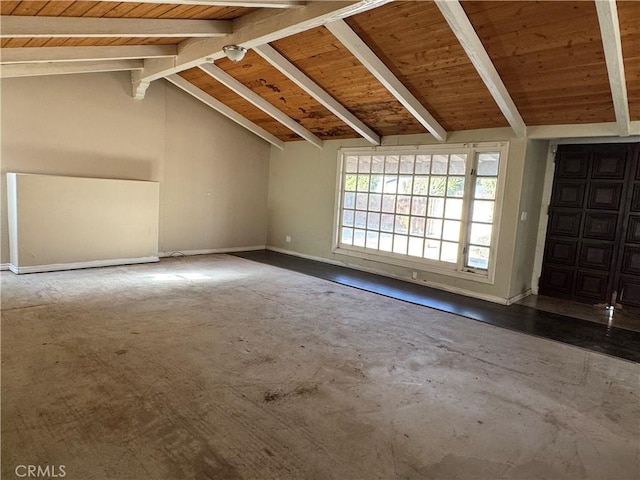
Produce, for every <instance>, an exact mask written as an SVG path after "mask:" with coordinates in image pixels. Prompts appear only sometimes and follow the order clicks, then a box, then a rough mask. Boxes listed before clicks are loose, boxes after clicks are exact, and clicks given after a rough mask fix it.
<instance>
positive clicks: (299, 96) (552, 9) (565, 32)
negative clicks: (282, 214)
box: [0, 0, 640, 141]
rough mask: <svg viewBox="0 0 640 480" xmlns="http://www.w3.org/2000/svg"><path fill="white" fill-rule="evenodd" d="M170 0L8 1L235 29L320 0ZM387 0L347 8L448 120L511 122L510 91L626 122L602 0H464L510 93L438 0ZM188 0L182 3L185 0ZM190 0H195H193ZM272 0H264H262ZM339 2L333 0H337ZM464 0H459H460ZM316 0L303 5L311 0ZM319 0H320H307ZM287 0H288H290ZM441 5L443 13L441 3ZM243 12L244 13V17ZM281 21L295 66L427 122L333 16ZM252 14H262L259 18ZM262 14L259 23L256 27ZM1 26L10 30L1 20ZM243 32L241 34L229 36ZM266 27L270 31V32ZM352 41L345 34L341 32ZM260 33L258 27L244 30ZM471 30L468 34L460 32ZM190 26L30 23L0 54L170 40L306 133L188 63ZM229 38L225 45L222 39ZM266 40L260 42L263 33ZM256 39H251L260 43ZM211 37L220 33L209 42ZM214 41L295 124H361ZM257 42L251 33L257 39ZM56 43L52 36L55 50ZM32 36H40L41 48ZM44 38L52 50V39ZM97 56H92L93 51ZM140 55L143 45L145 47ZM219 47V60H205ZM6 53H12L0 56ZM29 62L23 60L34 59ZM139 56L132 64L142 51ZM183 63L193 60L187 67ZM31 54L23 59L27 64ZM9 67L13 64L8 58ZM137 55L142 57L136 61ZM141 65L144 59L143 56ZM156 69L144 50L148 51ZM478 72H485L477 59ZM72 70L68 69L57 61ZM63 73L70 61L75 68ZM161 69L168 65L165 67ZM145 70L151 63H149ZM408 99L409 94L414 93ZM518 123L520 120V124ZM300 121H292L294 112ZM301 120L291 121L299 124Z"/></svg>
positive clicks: (573, 119) (284, 130) (639, 61)
mask: <svg viewBox="0 0 640 480" xmlns="http://www.w3.org/2000/svg"><path fill="white" fill-rule="evenodd" d="M165 1H166V2H167V3H161V1H160V0H159V1H158V2H153V1H152V0H146V1H141V2H139V3H137V2H132V1H128V2H127V1H125V2H117V1H32V0H28V1H2V3H1V5H0V14H1V15H2V16H3V17H15V16H23V17H71V18H77V19H83V18H103V19H140V21H143V20H145V19H166V20H223V21H227V22H230V24H231V25H233V32H234V33H233V34H231V36H230V37H229V38H230V39H231V40H230V42H231V43H235V42H236V41H237V40H236V39H237V38H240V37H239V35H240V33H238V34H236V28H238V29H239V31H240V32H241V31H242V28H246V25H247V24H250V23H251V22H252V21H253V20H254V19H256V20H255V22H256V24H260V23H264V22H268V21H270V19H271V16H272V18H273V19H274V25H276V24H277V25H280V24H283V23H286V22H287V21H289V20H286V19H287V18H288V17H286V15H287V14H288V12H290V11H291V10H297V11H298V12H303V13H304V11H305V9H312V8H318V9H319V8H326V6H320V7H318V6H317V5H315V3H321V2H306V3H305V2H288V3H287V2H284V1H283V2H280V4H278V5H273V6H274V7H278V8H265V6H264V5H260V8H256V7H253V6H252V5H255V4H256V3H257V2H255V1H246V2H242V1H240V0H235V1H227V2H218V5H216V2H215V1H206V0H203V1H202V2H200V3H201V4H194V3H198V2H180V1H171V2H169V1H168V0H165ZM377 1H378V2H379V4H380V5H381V6H379V7H378V8H371V9H368V10H367V8H369V7H367V8H363V10H364V11H362V13H357V14H355V15H353V16H350V17H348V18H346V19H345V21H346V24H347V25H348V27H350V28H351V29H352V30H353V31H354V32H355V34H356V35H357V36H358V37H360V39H362V40H363V41H364V42H365V43H366V44H367V46H368V47H369V49H370V50H371V51H372V52H373V54H374V55H375V56H376V57H378V58H379V59H380V60H381V61H382V62H383V63H384V65H386V67H387V68H388V70H389V71H390V72H391V75H392V76H394V78H395V79H397V80H398V81H399V82H401V84H402V85H404V87H406V89H407V90H408V92H409V95H411V96H412V98H413V99H414V101H416V102H418V103H419V104H421V105H422V106H423V107H424V108H425V109H426V110H427V111H428V112H429V113H430V114H431V115H432V117H433V118H434V119H435V121H436V122H437V123H438V124H439V125H440V126H441V127H442V128H444V130H446V131H448V132H454V131H462V130H472V129H482V128H494V127H508V126H509V125H510V122H509V121H508V120H507V118H508V115H505V112H504V106H503V105H504V103H508V102H510V101H512V102H513V104H514V105H515V109H517V112H519V115H520V116H521V117H522V120H523V121H524V123H525V124H526V125H528V126H541V125H566V124H572V125H575V124H578V125H583V124H595V123H615V122H616V121H618V122H621V121H622V122H624V118H622V119H620V115H619V114H618V115H616V111H614V101H613V99H614V97H613V95H618V94H619V92H616V91H615V90H614V91H613V92H614V93H613V94H612V86H611V84H610V81H609V73H608V70H607V58H606V53H605V49H604V47H603V39H602V36H601V30H600V24H599V17H598V12H597V11H596V6H595V2H594V1H554V2H550V1H542V2H538V1H509V2H506V1H462V2H460V5H461V6H462V9H463V10H462V11H463V13H464V15H465V16H466V17H468V21H469V22H470V26H471V32H468V31H467V32H466V34H467V35H469V33H470V35H471V36H473V35H476V36H477V38H478V39H479V41H480V42H481V44H482V47H484V49H485V50H486V53H487V54H488V58H489V59H490V63H491V64H492V65H490V66H489V71H491V68H493V67H495V72H497V75H496V76H495V77H496V78H498V82H502V83H503V84H504V87H506V92H507V93H506V99H505V97H504V96H503V97H500V96H499V95H498V94H496V92H495V91H494V90H495V88H494V87H488V86H487V84H486V83H485V82H486V76H487V74H486V72H485V73H484V74H483V72H482V69H481V68H478V64H477V59H475V60H476V61H472V60H470V57H469V55H468V52H466V51H465V48H463V45H462V44H464V40H461V39H462V38H464V36H463V35H460V33H461V32H459V31H456V29H455V28H454V29H452V26H450V19H449V18H445V17H446V14H445V15H443V13H444V11H443V10H442V9H441V8H440V5H438V2H432V1H395V2H389V0H377ZM181 3H182V4H181ZM184 3H188V4H184ZM262 3H263V4H264V3H269V2H268V0H266V1H265V2H262ZM333 3H337V2H333ZM342 3H345V2H342ZM454 3H455V2H454ZM307 4H308V5H307ZM312 4H314V5H312ZM616 5H617V12H618V17H619V27H620V39H621V41H620V43H621V49H622V59H621V63H622V64H623V66H624V69H625V73H626V79H625V82H623V83H625V86H626V94H627V97H628V119H627V120H630V121H638V120H640V2H637V1H635V0H630V1H618V2H617V4H616ZM286 7H289V8H286ZM441 11H443V13H441ZM243 22H244V23H243ZM304 25H305V26H304V27H300V28H297V27H296V26H295V25H294V26H293V27H290V28H291V32H290V33H288V34H286V35H283V34H281V33H278V34H277V35H276V34H275V33H274V34H273V35H271V37H268V36H267V37H268V38H269V41H270V45H271V47H273V48H274V49H275V50H276V51H277V52H278V53H279V54H281V55H282V56H283V57H284V60H285V61H286V62H289V63H290V64H291V65H292V66H293V67H294V69H298V70H299V72H300V73H299V75H301V76H305V77H307V79H308V80H309V81H310V82H311V83H312V84H315V85H316V87H313V88H314V89H316V90H318V91H324V92H326V93H327V94H328V95H330V96H331V97H333V98H334V99H335V100H337V102H338V103H339V104H341V105H342V106H343V107H345V108H346V109H347V110H348V111H349V112H351V113H352V114H353V115H354V116H355V117H356V118H357V119H358V120H360V121H361V122H363V123H364V125H366V126H367V127H369V128H370V129H371V130H373V132H375V134H377V135H379V136H389V135H403V134H414V133H425V132H426V129H425V127H424V122H423V123H422V124H421V122H420V119H419V118H418V117H416V114H415V113H412V112H411V111H410V109H408V108H406V101H404V103H403V99H399V98H398V96H397V94H396V93H394V92H393V91H392V90H389V89H388V88H387V87H385V84H384V82H383V81H381V80H380V79H379V78H377V77H376V74H375V73H372V72H371V71H370V70H369V69H368V68H367V67H366V66H365V65H363V63H361V61H360V60H358V59H357V58H356V57H355V56H354V55H353V54H352V53H351V52H350V50H349V49H348V48H347V47H346V46H345V45H343V44H342V42H341V41H340V40H339V39H338V38H336V36H334V35H333V34H332V33H331V32H330V31H329V29H327V28H326V27H325V26H322V25H314V24H313V23H312V22H308V23H306V24H304ZM252 28H253V27H252ZM256 28H257V27H256ZM0 31H1V30H0ZM234 35H235V36H234ZM267 37H265V38H267ZM343 41H344V40H343ZM245 42H246V44H251V39H249V40H246V41H245ZM461 42H462V44H461ZM192 43H193V41H192V40H191V39H190V37H189V36H184V37H171V36H165V37H163V36H162V35H161V34H159V35H157V36H155V37H148V38H138V37H116V38H101V37H96V38H86V37H85V38H83V37H78V36H74V37H60V36H50V37H43V36H38V37H36V36H34V37H25V38H12V37H8V38H4V36H3V38H2V40H1V43H0V45H1V47H2V51H0V54H3V53H5V52H7V53H8V52H12V53H13V52H16V51H18V49H26V48H34V49H38V48H41V47H106V46H111V47H114V46H124V45H130V46H131V45H170V46H171V45H173V46H175V47H176V50H175V51H176V53H177V54H178V57H177V60H176V61H175V62H174V64H175V65H177V67H176V68H173V70H172V71H169V70H167V72H168V73H167V75H168V74H171V73H178V74H179V75H180V76H181V77H182V78H183V79H185V80H187V81H188V82H190V83H191V84H193V85H194V86H195V87H197V88H198V89H200V90H201V91H202V92H204V93H206V94H208V95H210V96H211V97H214V98H215V99H217V100H218V101H220V102H222V104H224V105H226V106H227V107H230V108H231V109H232V110H233V111H235V112H237V113H239V114H240V115H242V116H243V117H245V118H246V119H247V120H249V123H251V122H253V123H254V124H255V125H257V126H258V127H261V128H262V129H264V130H266V131H267V132H269V133H270V134H272V135H273V136H275V137H277V138H278V139H280V140H283V141H295V140H301V137H300V136H299V135H298V134H297V133H295V132H293V131H292V130H290V128H288V127H286V126H285V125H283V124H282V123H280V122H278V121H277V120H276V119H274V118H273V117H272V116H271V115H269V114H267V113H265V111H263V109H261V108H259V106H255V105H254V104H252V103H250V102H249V101H248V100H246V99H245V98H244V97H242V96H240V95H238V94H237V93H235V92H234V91H232V90H230V89H229V88H228V87H227V86H225V85H223V84H221V83H220V82H219V81H217V80H215V79H214V78H212V77H211V76H210V75H209V74H208V73H207V72H206V71H204V70H202V69H200V68H197V67H193V65H196V64H197V62H191V63H189V62H187V61H185V62H183V63H181V62H180V61H179V60H180V55H179V52H181V51H182V50H183V47H185V46H186V50H188V48H191V46H192ZM223 44H224V42H223V43H220V44H219V45H223ZM258 44H259V43H258ZM258 44H256V46H257V45H258ZM211 45H214V44H213V43H212V44H211ZM215 45H216V47H215V48H213V47H212V51H211V55H212V56H211V58H214V59H215V65H216V66H217V67H219V68H220V69H222V70H223V71H224V72H226V73H227V74H229V75H230V76H231V77H233V78H234V79H235V80H237V81H239V82H240V83H241V84H242V85H244V86H245V87H246V88H247V89H248V90H249V91H251V92H253V93H255V94H257V95H259V96H260V97H261V98H262V99H263V100H265V101H266V102H268V103H269V104H270V105H272V106H274V107H276V108H277V109H278V110H279V111H281V112H282V113H284V114H285V115H286V116H288V117H290V118H291V119H293V120H294V121H295V122H296V123H297V124H299V125H301V126H302V127H304V128H306V129H307V130H309V131H310V132H312V133H313V134H315V135H316V136H317V137H319V138H320V139H323V140H327V139H344V138H356V137H358V136H359V135H358V133H357V131H356V130H357V128H356V130H354V128H352V127H353V124H352V125H351V126H350V125H349V124H348V121H345V120H344V118H342V119H341V118H339V116H340V115H339V114H336V113H335V110H332V109H331V108H330V107H328V106H325V105H323V104H322V101H321V100H318V99H317V98H318V97H317V96H316V95H313V94H312V93H313V92H309V91H308V90H307V91H305V90H304V89H303V88H302V87H301V86H299V84H300V82H299V81H296V80H299V78H298V79H296V78H290V77H289V76H287V75H285V74H284V73H282V72H281V71H280V70H278V69H277V68H276V67H275V66H273V65H272V64H271V63H269V62H268V61H267V60H265V59H264V58H262V56H260V55H258V54H257V53H255V52H253V51H252V50H249V52H248V53H247V55H246V56H245V58H244V59H243V60H242V61H241V62H238V63H234V62H231V61H230V60H228V59H226V58H221V55H218V56H216V55H217V52H218V51H219V50H220V48H221V47H218V46H217V45H218V44H215ZM250 46H253V45H250ZM50 50H51V49H49V51H50ZM35 51H37V50H34V52H35ZM43 51H45V50H43ZM87 60H89V59H87ZM141 60H144V57H141ZM209 61H210V60H209ZM3 63H5V62H4V60H3ZM25 63H26V62H25ZM136 65H137V64H136ZM180 65H184V68H181V67H180ZM23 66H24V67H25V68H28V65H23ZM12 67H13V66H12ZM132 68H133V67H132ZM140 68H142V67H140ZM144 68H145V70H144V71H143V73H142V77H144V72H145V71H146V70H147V64H146V63H145V64H144ZM479 72H480V73H479ZM62 73H64V72H62ZM67 73H68V72H67ZM162 76H166V75H159V77H162ZM148 78H149V79H150V81H153V80H156V77H153V76H151V75H149V77H148ZM409 103H410V102H409ZM512 126H513V125H512ZM290 127H291V125H290ZM292 128H293V127H292Z"/></svg>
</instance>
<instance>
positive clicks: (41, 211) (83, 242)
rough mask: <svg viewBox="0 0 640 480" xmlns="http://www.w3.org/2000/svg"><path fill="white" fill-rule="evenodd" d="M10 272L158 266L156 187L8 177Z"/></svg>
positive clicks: (22, 175) (101, 180)
mask: <svg viewBox="0 0 640 480" xmlns="http://www.w3.org/2000/svg"><path fill="white" fill-rule="evenodd" d="M7 187H8V188H7V203H8V217H9V236H10V238H11V243H10V248H9V250H10V253H11V266H10V268H11V270H12V271H13V272H15V273H30V272H45V271H51V270H65V269H68V268H84V267H87V266H103V265H120V264H123V263H126V264H129V263H141V262H152V261H158V208H159V188H158V187H159V184H158V183H157V182H143V181H139V180H114V179H105V178H85V177H59V176H56V175H34V174H25V173H7Z"/></svg>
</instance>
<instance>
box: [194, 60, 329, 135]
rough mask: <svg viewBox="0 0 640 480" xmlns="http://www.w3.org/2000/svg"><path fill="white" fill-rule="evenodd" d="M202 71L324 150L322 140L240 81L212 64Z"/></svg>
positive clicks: (205, 66)
mask: <svg viewBox="0 0 640 480" xmlns="http://www.w3.org/2000/svg"><path fill="white" fill-rule="evenodd" d="M200 69H201V70H202V71H203V72H205V73H207V74H208V75H210V76H211V77H213V78H214V79H216V80H217V81H218V82H220V83H222V84H223V85H224V86H225V87H227V88H229V89H230V90H233V91H234V92H235V93H237V94H238V95H240V96H241V97H242V98H244V99H245V100H247V101H248V102H250V103H251V104H253V105H254V106H256V107H257V108H259V109H260V110H262V111H263V112H264V113H266V114H267V115H269V116H270V117H272V118H273V119H274V120H277V121H278V122H280V123H281V124H282V125H284V126H285V127H287V128H288V129H289V130H291V131H292V132H294V133H296V134H298V135H300V136H301V137H302V138H304V139H305V140H307V141H308V142H310V143H312V144H313V145H315V146H316V147H318V148H322V145H323V142H322V140H321V139H319V138H318V137H316V136H315V135H314V134H313V133H311V132H310V131H309V130H307V129H306V128H304V127H303V126H302V125H300V124H299V123H297V122H296V121H295V120H294V119H293V118H291V117H289V116H288V115H285V114H284V113H283V112H282V111H281V110H279V109H277V108H276V107H274V106H273V105H272V104H270V103H269V102H267V101H266V100H265V99H264V98H262V97H261V96H260V95H258V94H256V93H255V92H254V91H253V90H251V89H250V88H248V87H246V86H245V85H244V84H242V83H240V82H239V81H238V80H236V79H235V78H233V77H232V76H231V75H229V74H228V73H227V72H225V71H224V70H222V69H221V68H220V67H217V66H215V65H211V64H205V65H200Z"/></svg>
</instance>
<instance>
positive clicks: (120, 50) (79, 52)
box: [0, 45, 178, 65]
mask: <svg viewBox="0 0 640 480" xmlns="http://www.w3.org/2000/svg"><path fill="white" fill-rule="evenodd" d="M177 54H178V49H177V48H176V46H175V45H123V46H117V47H29V48H3V49H2V52H0V64H2V65H7V64H11V63H50V62H73V61H93V60H128V59H144V58H161V57H174V56H176V55H177Z"/></svg>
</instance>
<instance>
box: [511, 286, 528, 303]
mask: <svg viewBox="0 0 640 480" xmlns="http://www.w3.org/2000/svg"><path fill="white" fill-rule="evenodd" d="M531 293H532V292H531V289H529V290H525V291H524V292H522V293H520V294H519V295H515V296H513V297H511V298H509V299H508V300H507V305H513V304H514V303H516V302H519V301H520V300H522V299H523V298H526V297H528V296H529V295H531Z"/></svg>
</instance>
